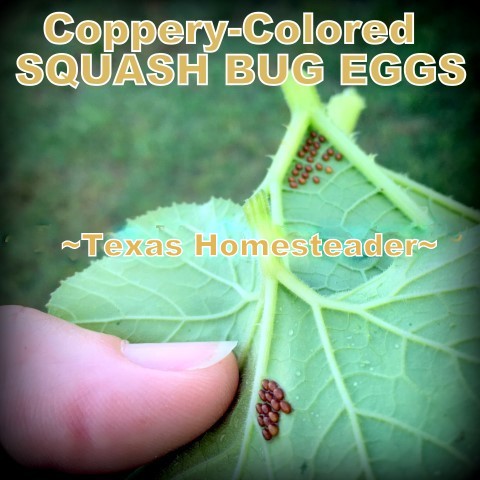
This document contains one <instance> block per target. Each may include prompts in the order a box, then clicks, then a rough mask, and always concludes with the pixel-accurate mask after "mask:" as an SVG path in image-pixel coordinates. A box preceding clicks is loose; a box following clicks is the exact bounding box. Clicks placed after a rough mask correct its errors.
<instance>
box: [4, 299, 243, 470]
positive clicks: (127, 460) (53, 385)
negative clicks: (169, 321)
mask: <svg viewBox="0 0 480 480" xmlns="http://www.w3.org/2000/svg"><path fill="white" fill-rule="evenodd" d="M0 335H1V340H0V341H1V347H2V353H1V355H2V363H1V365H0V389H1V391H2V392H3V393H2V395H1V397H0V440H1V442H2V444H3V445H4V447H5V449H6V450H7V452H9V453H10V455H12V457H14V458H15V459H16V460H17V461H19V462H20V463H23V464H26V465H29V466H35V467H50V468H56V469H60V470H64V471H69V472H75V473H102V472H110V471H118V470H123V469H127V468H132V467H135V466H138V465H141V464H143V463H146V462H148V461H150V460H152V459H154V458H156V457H159V456H161V455H164V454H165V453H167V452H169V451H171V450H173V449H175V448H178V447H179V446H181V445H184V444H185V443H188V442H189V441H191V440H193V439H194V438H196V437H197V436H199V435H200V434H202V433H203V432H204V431H206V430H207V429H208V428H210V427H211V426H212V425H213V424H214V423H215V422H216V421H218V419H219V418H220V417H221V416H222V415H223V414H224V413H225V411H226V410H227V409H228V406H229V405H230V403H231V401H232V399H233V397H234V395H235V392H236V390H237V386H238V366H237V362H236V359H235V356H234V355H233V354H229V355H228V356H227V357H225V358H224V359H223V360H222V361H220V362H218V363H215V364H214V365H212V366H210V367H207V368H200V369H197V370H186V371H162V370H156V369H152V368H144V367H142V366H140V365H137V364H135V363H132V362H131V361H129V360H128V359H127V358H126V357H125V356H124V355H123V354H122V350H121V345H122V340H120V339H119V338H117V337H114V336H111V335H104V334H101V333H97V332H92V331H88V330H85V329H82V328H80V327H78V326H76V325H73V324H70V323H67V322H65V321H63V320H60V319H58V318H56V317H53V316H51V315H48V314H45V313H42V312H39V311H37V310H32V309H27V308H24V307H13V306H9V307H0ZM192 345H194V344H192ZM192 348H194V347H192Z"/></svg>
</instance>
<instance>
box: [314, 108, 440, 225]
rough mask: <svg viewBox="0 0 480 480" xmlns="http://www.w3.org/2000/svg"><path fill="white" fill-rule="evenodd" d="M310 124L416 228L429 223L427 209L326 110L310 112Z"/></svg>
mask: <svg viewBox="0 0 480 480" xmlns="http://www.w3.org/2000/svg"><path fill="white" fill-rule="evenodd" d="M312 123H313V126H314V127H315V128H317V129H318V130H319V131H320V132H321V133H322V135H325V136H326V137H327V138H328V140H329V141H330V142H331V143H332V144H333V145H334V146H335V147H336V148H337V149H338V150H340V151H341V152H342V154H343V155H344V156H345V157H346V158H348V160H349V161H350V163H351V164H352V165H353V166H354V167H356V168H357V170H358V171H360V172H361V173H362V174H363V175H364V176H365V178H367V179H368V180H369V181H370V182H371V183H373V185H375V186H376V187H377V188H378V189H379V190H380V191H381V192H382V193H383V194H384V195H385V196H386V197H387V198H388V199H389V200H390V201H391V202H392V203H393V205H395V206H396V207H397V208H398V209H399V210H400V211H401V212H403V213H404V214H405V215H406V216H407V217H408V218H409V219H410V220H412V222H413V223H414V224H415V225H416V226H419V227H426V226H427V225H429V224H430V223H431V219H430V217H429V215H428V213H427V209H426V208H423V207H420V206H418V205H417V204H416V203H415V202H414V200H413V199H412V198H410V197H409V196H408V194H407V193H406V192H404V191H403V190H402V189H401V187H399V186H398V185H396V184H395V182H394V181H393V180H391V179H390V178H389V177H388V176H387V175H386V174H385V172H384V171H383V170H382V169H381V168H380V167H379V166H378V165H377V164H376V163H375V162H374V157H373V156H372V155H367V154H366V153H365V152H364V151H363V150H362V149H361V148H360V147H359V146H358V145H357V144H356V143H355V142H354V141H353V140H352V139H351V138H350V137H349V136H348V135H347V134H346V133H345V132H343V131H342V130H341V129H339V128H338V127H337V126H336V125H335V124H334V123H333V122H332V121H331V120H330V119H329V117H328V115H327V112H326V110H325V108H323V109H316V110H315V111H314V112H312Z"/></svg>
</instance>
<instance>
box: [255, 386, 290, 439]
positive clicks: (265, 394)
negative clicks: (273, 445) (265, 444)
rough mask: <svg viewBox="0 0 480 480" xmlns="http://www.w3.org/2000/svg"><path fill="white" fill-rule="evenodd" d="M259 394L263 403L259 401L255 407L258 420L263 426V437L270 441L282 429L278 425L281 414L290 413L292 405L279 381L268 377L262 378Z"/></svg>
mask: <svg viewBox="0 0 480 480" xmlns="http://www.w3.org/2000/svg"><path fill="white" fill-rule="evenodd" d="M258 396H259V397H260V398H261V400H262V401H263V403H257V405H256V407H255V408H256V409H257V413H258V417H257V421H258V424H259V425H260V427H262V435H263V438H264V439H265V440H267V441H268V440H271V439H272V438H273V437H276V436H277V435H278V433H279V431H280V429H279V427H278V422H279V421H280V414H281V413H282V412H283V413H286V414H289V413H290V412H291V411H292V406H291V405H290V404H289V403H288V402H287V401H286V400H285V392H284V391H283V390H282V389H281V388H280V387H279V386H278V383H277V382H275V381H273V380H269V379H267V378H266V379H264V380H262V388H261V389H260V390H259V391H258Z"/></svg>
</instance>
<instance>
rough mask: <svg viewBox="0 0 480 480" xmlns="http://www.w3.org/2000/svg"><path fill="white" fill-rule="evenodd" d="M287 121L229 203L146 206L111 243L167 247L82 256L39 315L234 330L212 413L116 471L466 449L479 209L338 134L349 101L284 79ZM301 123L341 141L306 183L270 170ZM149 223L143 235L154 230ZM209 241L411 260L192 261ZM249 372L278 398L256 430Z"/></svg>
mask: <svg viewBox="0 0 480 480" xmlns="http://www.w3.org/2000/svg"><path fill="white" fill-rule="evenodd" d="M284 93H285V97H286V99H287V102H288V104H289V107H290V110H291V113H292V118H291V122H290V125H289V126H288V128H287V131H286V134H285V137H284V139H283V141H282V143H281V145H280V147H279V150H278V152H277V153H276V155H275V156H274V158H273V162H272V166H271V168H270V170H269V172H268V174H267V176H266V178H265V179H264V181H263V182H262V184H261V185H260V186H259V187H258V190H257V191H256V192H255V193H254V195H253V196H252V197H251V198H250V199H248V200H247V202H246V203H245V206H244V207H243V209H242V208H241V207H240V206H238V205H235V204H233V203H232V202H229V201H225V200H217V199H212V200H211V201H210V202H208V203H207V204H205V205H200V206H199V205H174V206H172V207H169V208H160V209H158V210H155V211H153V212H149V213H147V214H146V215H143V216H141V217H138V218H137V219H134V220H130V221H128V222H127V225H126V227H125V228H124V229H123V230H122V231H121V232H118V233H117V234H116V235H115V237H116V238H135V239H136V238H160V239H162V240H167V239H168V238H179V239H181V240H182V242H183V246H184V252H183V254H182V255H180V256H179V257H168V256H164V257H158V258H153V257H141V258H139V257H131V258H127V257H117V258H103V259H101V260H98V261H95V262H93V263H92V265H91V266H90V267H89V268H88V269H86V270H85V271H84V272H81V273H78V274H76V275H75V276H73V277H71V278H69V279H67V280H65V281H64V282H62V285H61V286H60V288H59V289H58V290H57V291H56V292H54V293H53V294H52V298H51V301H50V304H49V311H50V312H51V313H52V314H54V315H57V316H60V317H62V318H65V319H67V320H69V321H72V322H75V323H77V324H79V325H82V326H85V327H87V328H92V329H95V330H99V331H103V332H107V333H111V334H115V335H118V336H120V337H122V338H127V339H129V340H130V341H135V342H165V341H198V340H205V341H207V340H223V339H230V340H238V342H239V345H238V347H237V349H236V354H237V357H238V358H239V364H240V367H241V371H242V375H241V385H240V390H239V394H238V397H237V400H236V402H235V404H234V405H233V406H232V408H231V409H230V411H229V413H228V414H227V415H226V416H225V417H224V419H223V420H222V421H221V422H219V423H218V424H217V425H216V426H215V427H214V428H213V429H211V430H210V431H209V432H207V433H206V434H205V435H203V436H202V437H201V438H200V439H198V440H197V441H195V442H193V443H192V444H191V445H188V446H186V447H184V448H183V449H181V450H179V451H177V452H174V453H172V454H170V455H168V456H167V457H165V458H163V459H160V460H159V461H157V462H154V463H152V464H151V465H148V466H145V467H143V468H141V469H139V470H138V471H137V472H135V474H134V475H133V476H134V478H192V479H197V478H198V479H200V478H202V479H203V478H212V479H224V478H245V479H249V478H260V477H264V478H275V479H290V478H309V479H313V478H329V479H331V478H338V479H350V478H351V479H358V478H363V479H374V478H379V479H383V478H385V479H390V478H392V479H394V478H416V479H420V478H462V477H464V476H467V475H468V474H470V473H471V472H472V471H473V469H474V468H475V466H476V464H477V462H478V460H479V458H478V457H479V452H480V448H479V446H480V445H479V443H480V442H479V437H480V436H479V427H478V426H479V425H480V422H479V421H478V420H479V413H480V408H479V407H480V400H479V388H480V384H479V376H478V368H479V364H480V356H479V354H478V352H479V351H480V350H479V346H480V345H479V343H480V328H479V324H478V318H477V315H476V312H477V311H478V306H479V305H478V298H479V292H478V288H479V284H478V278H479V276H478V273H479V272H478V265H479V248H478V247H479V228H480V227H479V226H478V223H479V220H480V217H479V214H478V212H476V211H473V210H471V209H469V208H467V207H465V206H463V205H460V204H458V203H456V202H455V201H453V200H451V199H449V198H446V197H444V196H442V195H440V194H438V193H436V192H433V191H431V190H429V189H428V188H426V187H424V186H422V185H419V184H417V183H415V182H413V181H411V180H409V179H408V178H407V177H404V176H402V175H399V174H395V173H393V172H389V171H388V170H385V169H383V168H381V167H379V166H378V165H376V164H375V162H374V160H373V157H371V156H368V155H366V154H365V153H364V152H363V151H362V150H361V149H360V148H359V147H358V146H357V145H356V144H355V142H354V140H353V137H352V130H353V128H354V126H355V124H356V122H357V119H358V116H359V113H360V111H361V110H362V108H363V106H364V105H363V102H362V101H361V99H360V97H358V95H357V94H356V93H355V92H354V91H351V90H347V91H346V92H345V93H344V94H342V95H339V96H335V97H334V98H333V99H332V101H331V102H330V103H329V104H328V106H324V105H323V104H321V103H320V100H319V99H318V97H317V95H316V92H315V90H314V89H312V88H301V87H298V86H297V85H295V84H294V83H293V82H289V83H288V84H286V85H285V89H284ZM311 128H313V129H315V130H317V131H319V132H321V133H322V135H325V137H326V138H327V139H328V140H327V142H324V143H323V144H322V148H321V150H320V151H319V152H318V155H319V156H320V155H322V154H323V153H324V152H325V151H326V149H327V148H330V147H332V148H334V149H335V150H336V151H340V152H341V153H342V154H343V158H342V159H341V160H340V161H336V160H335V159H334V158H331V159H330V160H329V163H328V162H324V164H323V165H324V167H326V166H327V165H329V166H330V167H331V168H332V172H331V173H326V172H325V168H324V170H322V171H321V172H318V176H319V178H320V182H319V183H318V184H315V183H313V182H311V181H308V182H307V183H306V185H304V186H301V188H292V187H291V186H290V185H289V182H288V180H287V178H288V177H289V175H290V173H289V172H290V170H291V169H292V166H293V165H294V164H295V163H296V162H298V161H302V162H304V160H301V159H299V158H297V152H298V150H299V148H300V147H301V145H302V144H303V142H304V141H305V138H306V137H307V135H308V134H309V131H310V129H311ZM159 224H160V225H164V228H163V229H161V230H160V231H159V230H158V228H157V227H156V226H157V225H159ZM197 232H203V233H205V235H208V234H210V233H217V234H218V240H219V241H221V240H222V239H227V238H231V239H235V240H237V241H239V240H241V239H244V238H265V239H268V240H271V239H273V238H281V237H283V238H286V239H290V240H291V239H294V238H305V239H308V238H310V237H311V236H312V235H315V234H316V233H318V234H319V236H320V238H323V239H326V238H330V237H331V238H338V239H339V240H341V241H344V240H346V239H348V238H353V237H355V238H359V239H361V240H366V239H368V238H372V237H373V236H374V234H375V233H382V234H383V235H384V238H399V239H405V238H418V239H420V240H428V241H434V240H436V241H437V242H438V246H437V248H436V249H434V250H427V249H420V250H418V251H417V250H415V252H414V254H413V256H404V255H402V256H400V257H395V258H391V257H388V256H381V257H368V256H363V257H351V258H349V257H345V256H339V257H326V256H322V257H315V256H313V255H311V254H310V255H307V256H305V257H294V256H289V257H285V258H278V257H274V256H268V257H261V258H257V257H251V256H250V257H241V256H239V255H238V256H232V257H225V256H223V255H218V256H215V257H214V256H195V255H194V251H193V239H194V234H195V233H197ZM263 378H272V379H275V380H276V381H278V382H279V384H280V385H281V386H282V388H283V389H284V390H285V392H286V397H287V400H288V401H289V402H290V403H291V404H292V406H293V412H292V413H291V414H289V415H286V414H282V416H281V420H280V422H279V428H280V433H279V435H278V436H277V437H275V438H273V439H272V441H270V442H266V441H265V440H264V438H263V437H262V432H261V428H260V427H259V425H258V424H257V418H256V417H257V413H256V410H255V404H256V403H257V402H259V398H258V390H259V388H261V381H262V379H263Z"/></svg>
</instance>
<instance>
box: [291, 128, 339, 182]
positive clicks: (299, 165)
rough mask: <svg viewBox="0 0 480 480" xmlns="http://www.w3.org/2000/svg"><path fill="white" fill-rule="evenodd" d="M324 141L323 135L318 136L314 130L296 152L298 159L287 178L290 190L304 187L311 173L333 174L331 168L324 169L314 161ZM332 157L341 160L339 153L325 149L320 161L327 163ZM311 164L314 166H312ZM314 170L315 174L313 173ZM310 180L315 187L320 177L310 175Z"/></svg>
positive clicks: (330, 148)
mask: <svg viewBox="0 0 480 480" xmlns="http://www.w3.org/2000/svg"><path fill="white" fill-rule="evenodd" d="M326 141H327V139H326V138H325V137H324V136H323V135H319V134H318V133H317V132H315V131H314V130H312V131H311V132H310V134H309V136H308V137H307V139H306V140H305V143H304V144H303V145H302V146H301V148H300V150H299V151H298V152H297V157H298V158H297V159H295V160H294V161H295V164H294V165H293V168H292V170H291V172H290V175H291V176H289V177H288V184H289V185H290V188H298V187H299V186H301V185H305V184H306V183H307V181H308V179H309V178H310V174H312V173H318V172H321V171H324V172H325V173H327V174H330V173H332V172H333V168H332V167H330V166H328V167H326V168H325V169H324V168H323V165H322V163H321V162H319V161H316V159H315V157H316V156H317V155H319V151H320V150H323V148H324V147H323V145H322V144H324V143H325V142H326ZM319 156H320V155H319ZM332 157H334V158H335V160H337V161H340V160H342V158H343V155H342V154H341V153H340V152H335V150H334V149H333V148H332V147H329V148H327V149H326V150H325V151H324V153H323V154H322V155H321V159H322V160H323V161H324V162H328V161H329V160H330V158H332ZM305 162H306V163H305ZM312 164H315V165H314V166H313V165H312ZM314 169H315V170H316V171H317V172H314V171H313V170H314ZM311 178H312V182H313V183H315V184H317V185H318V184H319V183H320V177H319V176H318V174H317V175H312V176H311Z"/></svg>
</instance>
